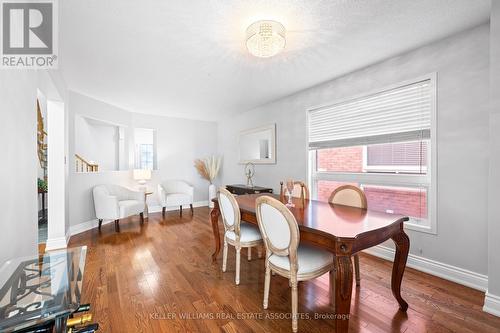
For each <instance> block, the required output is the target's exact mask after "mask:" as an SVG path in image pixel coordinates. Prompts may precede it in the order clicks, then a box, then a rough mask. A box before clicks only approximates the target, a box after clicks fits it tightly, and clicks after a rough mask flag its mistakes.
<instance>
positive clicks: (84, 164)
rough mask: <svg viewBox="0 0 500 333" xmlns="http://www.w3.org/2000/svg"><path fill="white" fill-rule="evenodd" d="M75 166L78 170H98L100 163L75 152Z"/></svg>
mask: <svg viewBox="0 0 500 333" xmlns="http://www.w3.org/2000/svg"><path fill="white" fill-rule="evenodd" d="M75 167H76V170H75V171H76V172H98V171H99V165H98V164H96V163H91V162H88V161H87V160H86V159H84V158H83V157H81V156H80V155H78V154H75Z"/></svg>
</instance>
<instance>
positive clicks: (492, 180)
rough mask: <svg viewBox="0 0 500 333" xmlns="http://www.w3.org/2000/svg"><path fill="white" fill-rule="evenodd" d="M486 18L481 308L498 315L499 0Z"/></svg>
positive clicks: (499, 213)
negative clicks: (487, 110) (486, 164)
mask: <svg viewBox="0 0 500 333" xmlns="http://www.w3.org/2000/svg"><path fill="white" fill-rule="evenodd" d="M490 22H491V27H490V40H491V46H490V47H491V50H490V55H491V56H490V68H491V72H490V97H491V100H490V102H491V105H490V149H489V152H490V170H489V172H490V173H489V207H488V252H489V256H488V278H489V279H488V294H487V297H486V301H485V311H488V312H491V313H494V314H496V315H497V316H500V204H499V203H500V42H499V41H500V1H492V11H491V21H490Z"/></svg>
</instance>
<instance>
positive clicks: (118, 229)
mask: <svg viewBox="0 0 500 333" xmlns="http://www.w3.org/2000/svg"><path fill="white" fill-rule="evenodd" d="M115 231H116V232H119V231H120V220H115Z"/></svg>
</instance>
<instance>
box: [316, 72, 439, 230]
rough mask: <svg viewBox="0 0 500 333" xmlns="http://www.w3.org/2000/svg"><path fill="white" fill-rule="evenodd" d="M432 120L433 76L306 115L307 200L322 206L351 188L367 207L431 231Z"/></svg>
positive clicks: (433, 226)
mask: <svg viewBox="0 0 500 333" xmlns="http://www.w3.org/2000/svg"><path fill="white" fill-rule="evenodd" d="M434 117H435V80H434V78H433V77H426V78H424V79H421V80H416V81H414V82H409V83H405V84H400V85H398V86H395V87H391V88H388V89H383V90H381V91H379V92H376V93H373V94H367V95H366V96H363V97H359V98H354V99H350V100H346V101H342V102H340V103H336V104H333V105H329V106H326V107H321V108H317V109H313V110H311V111H310V112H309V150H310V168H309V169H310V183H311V188H312V195H313V197H315V198H317V199H318V200H328V198H329V196H330V194H331V192H332V191H333V190H334V189H335V188H336V187H338V186H340V185H343V184H353V185H356V186H359V187H361V188H362V189H363V190H364V192H365V194H366V197H367V200H368V207H369V209H372V210H376V211H381V212H385V213H390V214H401V215H407V216H409V217H410V222H409V223H408V227H410V228H414V229H417V230H424V231H429V232H435V230H436V226H435V214H434V212H435V211H434V206H433V204H432V202H433V200H434V198H435V195H434V184H433V180H432V179H433V177H432V171H433V170H432V162H433V161H434V160H435V157H434V155H432V152H433V148H434V147H433V142H434V139H435V138H434V136H435V134H434V127H435V121H434Z"/></svg>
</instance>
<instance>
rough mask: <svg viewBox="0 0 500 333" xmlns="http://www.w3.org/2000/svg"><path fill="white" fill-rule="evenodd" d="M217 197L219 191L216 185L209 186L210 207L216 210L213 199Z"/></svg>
mask: <svg viewBox="0 0 500 333" xmlns="http://www.w3.org/2000/svg"><path fill="white" fill-rule="evenodd" d="M216 195H217V190H216V188H215V185H214V184H210V185H208V207H210V208H214V202H213V201H212V199H214V198H215V196H216Z"/></svg>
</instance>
